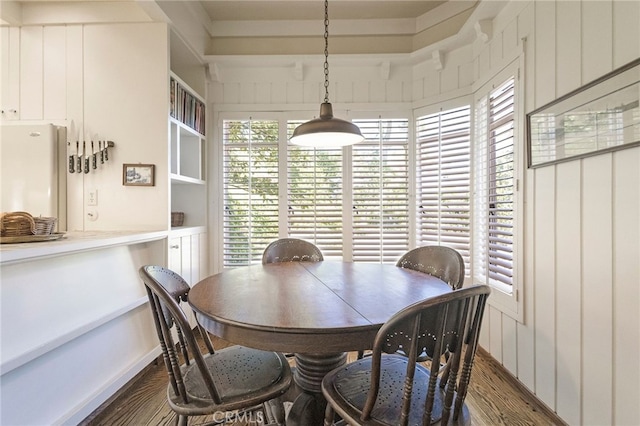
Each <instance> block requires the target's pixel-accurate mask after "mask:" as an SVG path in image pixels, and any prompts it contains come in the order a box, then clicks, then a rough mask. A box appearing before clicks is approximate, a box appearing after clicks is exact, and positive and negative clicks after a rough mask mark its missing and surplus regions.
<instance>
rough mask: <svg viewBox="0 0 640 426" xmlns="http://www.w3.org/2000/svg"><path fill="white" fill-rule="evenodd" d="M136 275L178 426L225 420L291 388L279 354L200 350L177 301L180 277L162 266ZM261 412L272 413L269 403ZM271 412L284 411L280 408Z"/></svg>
mask: <svg viewBox="0 0 640 426" xmlns="http://www.w3.org/2000/svg"><path fill="white" fill-rule="evenodd" d="M139 273H140V277H141V278H142V281H143V282H144V285H145V287H146V290H147V295H148V296H149V302H150V306H151V312H152V314H153V319H154V323H155V326H156V331H157V334H158V340H159V341H160V347H161V349H162V355H163V359H164V363H165V366H166V368H167V372H168V374H169V385H168V388H167V400H168V403H169V406H170V407H171V409H172V410H173V411H174V412H175V413H176V415H177V419H176V423H177V424H178V425H187V421H188V417H190V416H204V415H214V417H215V416H218V418H220V416H225V420H227V415H230V414H231V413H233V412H234V411H236V410H239V413H245V412H249V411H254V410H256V409H259V408H261V405H264V404H265V403H267V402H269V401H272V400H274V399H276V398H278V397H279V396H280V395H282V394H283V393H285V392H286V391H287V390H288V389H289V387H290V385H291V380H292V374H291V369H290V367H289V364H288V362H287V360H286V358H285V357H284V355H282V354H280V353H276V352H267V351H261V350H257V349H250V348H246V347H242V346H231V347H227V348H224V349H220V350H216V351H215V352H214V351H213V347H211V348H207V349H208V353H204V354H203V353H202V352H201V350H200V347H199V345H198V341H197V340H196V337H195V335H194V333H193V331H192V328H191V325H190V323H189V319H188V318H187V315H186V314H185V312H184V311H183V309H182V308H181V307H180V304H179V300H180V297H184V296H185V293H184V290H185V287H184V286H185V285H186V283H185V282H184V280H183V279H182V278H181V277H180V275H178V274H176V273H175V272H173V271H171V270H169V269H166V268H163V267H160V266H153V265H148V266H143V267H141V268H140V270H139ZM187 288H188V285H187ZM177 294H180V295H181V296H180V297H176V295H177ZM186 296H187V297H188V291H187V292H186ZM197 327H199V326H197ZM174 329H175V330H176V334H177V336H178V339H179V343H178V344H177V345H176V343H175V341H174V332H173V330H174ZM205 333H206V331H205ZM176 346H177V347H178V348H179V349H178V350H176ZM180 353H181V354H182V357H180ZM180 358H182V361H181V360H180ZM264 410H265V413H266V412H269V413H271V412H274V410H272V408H271V407H269V408H264ZM275 411H279V412H282V413H284V409H282V410H275ZM238 415H240V414H238ZM214 420H215V419H214ZM276 420H277V421H281V422H283V421H284V419H276Z"/></svg>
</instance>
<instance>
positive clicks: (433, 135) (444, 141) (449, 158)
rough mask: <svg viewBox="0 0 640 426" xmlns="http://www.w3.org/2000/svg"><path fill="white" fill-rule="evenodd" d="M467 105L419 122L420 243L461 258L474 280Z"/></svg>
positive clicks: (468, 114) (417, 213)
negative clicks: (448, 249) (451, 251)
mask: <svg viewBox="0 0 640 426" xmlns="http://www.w3.org/2000/svg"><path fill="white" fill-rule="evenodd" d="M470 109H471V108H470V106H469V105H466V106H463V107H459V108H453V109H450V110H447V111H441V112H438V113H435V114H429V115H425V116H422V117H418V118H417V120H416V200H417V203H416V204H417V212H416V222H417V223H416V231H417V235H416V242H417V245H418V246H425V245H444V246H448V247H452V248H454V249H456V250H458V252H460V254H461V255H462V257H463V259H464V262H465V274H466V275H470V271H471V251H470V240H471V235H470V232H471V231H470V230H471V223H470V221H471V215H470V204H471V200H470V181H471V146H470V141H471V115H470Z"/></svg>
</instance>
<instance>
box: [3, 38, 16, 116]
mask: <svg viewBox="0 0 640 426" xmlns="http://www.w3.org/2000/svg"><path fill="white" fill-rule="evenodd" d="M0 43H1V44H0V49H1V50H0V56H1V57H2V61H1V65H0V66H1V67H2V69H1V70H0V76H2V77H1V78H2V82H1V84H2V85H1V86H0V109H1V110H2V120H3V121H4V120H18V119H19V118H20V116H19V114H18V112H19V110H20V28H19V27H0Z"/></svg>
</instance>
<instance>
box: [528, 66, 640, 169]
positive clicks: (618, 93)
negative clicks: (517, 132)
mask: <svg viewBox="0 0 640 426" xmlns="http://www.w3.org/2000/svg"><path fill="white" fill-rule="evenodd" d="M639 100H640V59H637V60H635V61H633V62H631V63H629V64H627V65H625V66H623V67H621V68H619V69H617V70H615V71H613V72H611V73H609V74H607V75H605V76H603V77H601V78H599V79H597V80H595V81H593V82H591V83H589V84H587V85H585V86H583V87H581V88H579V89H577V90H575V91H573V92H571V93H568V94H567V95H565V96H562V97H561V98H559V99H556V100H555V101H553V102H551V103H549V104H547V105H545V106H543V107H542V108H539V109H537V110H535V111H533V112H531V113H529V114H527V148H528V149H527V151H528V152H527V153H528V165H529V167H540V166H545V165H548V164H555V163H559V162H563V161H569V160H573V159H576V158H583V157H587V156H591V155H597V154H601V153H603V152H610V151H615V150H619V149H625V148H631V147H633V146H637V145H640V106H639V103H638V102H639Z"/></svg>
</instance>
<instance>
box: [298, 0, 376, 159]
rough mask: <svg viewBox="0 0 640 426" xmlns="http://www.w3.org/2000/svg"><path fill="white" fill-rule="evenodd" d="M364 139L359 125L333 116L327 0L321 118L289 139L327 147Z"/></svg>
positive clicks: (351, 143)
mask: <svg viewBox="0 0 640 426" xmlns="http://www.w3.org/2000/svg"><path fill="white" fill-rule="evenodd" d="M363 140H364V136H362V133H361V132H360V129H359V128H358V126H356V125H355V124H353V123H352V122H350V121H346V120H341V119H339V118H336V117H334V116H333V108H332V107H331V104H330V103H329V0H325V2H324V102H323V103H322V104H321V105H320V118H315V119H313V120H311V121H307V122H306V123H303V124H301V125H299V126H298V127H296V128H295V130H294V131H293V136H291V139H289V141H290V142H291V143H292V144H293V145H300V146H311V147H316V148H327V147H339V146H345V145H353V144H355V143H358V142H362V141H363Z"/></svg>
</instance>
